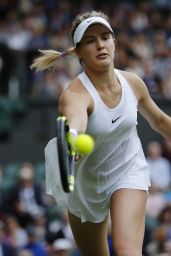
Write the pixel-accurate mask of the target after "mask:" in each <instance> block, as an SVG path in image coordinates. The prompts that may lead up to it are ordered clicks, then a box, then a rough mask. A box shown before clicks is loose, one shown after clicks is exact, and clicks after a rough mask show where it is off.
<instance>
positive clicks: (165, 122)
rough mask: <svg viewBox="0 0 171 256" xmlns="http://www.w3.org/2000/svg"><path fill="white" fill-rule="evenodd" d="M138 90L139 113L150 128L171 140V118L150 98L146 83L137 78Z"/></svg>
mask: <svg viewBox="0 0 171 256" xmlns="http://www.w3.org/2000/svg"><path fill="white" fill-rule="evenodd" d="M136 90H138V95H139V99H138V111H139V112H140V114H141V115H142V116H143V117H144V118H145V119H146V120H147V121H148V122H149V124H150V126H151V127H152V128H153V129H154V130H155V131H157V132H158V133H160V134H161V135H162V136H164V137H166V138H168V139H171V117H170V116H169V115H167V114H166V113H165V112H164V111H163V110H161V109H160V108H159V107H158V106H157V104H156V103H155V102H154V100H153V99H152V98H151V97H150V94H149V92H148V89H147V87H146V85H145V83H144V82H143V81H142V80H141V79H140V78H138V77H136Z"/></svg>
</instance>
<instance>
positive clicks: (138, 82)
mask: <svg viewBox="0 0 171 256" xmlns="http://www.w3.org/2000/svg"><path fill="white" fill-rule="evenodd" d="M119 71H120V72H121V74H122V75H123V77H124V78H125V79H126V81H127V82H128V84H129V85H130V87H131V88H132V90H133V91H134V93H135V95H136V97H137V99H138V100H139V99H140V98H141V97H142V95H144V94H146V93H147V87H146V84H145V83H144V81H143V79H142V78H141V77H140V76H138V75H137V74H135V73H133V72H129V71H125V70H119Z"/></svg>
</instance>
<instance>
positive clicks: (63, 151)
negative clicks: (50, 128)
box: [56, 116, 75, 193]
mask: <svg viewBox="0 0 171 256" xmlns="http://www.w3.org/2000/svg"><path fill="white" fill-rule="evenodd" d="M56 132H57V140H56V141H57V154H58V159H59V169H60V176H61V183H62V187H63V190H64V191H65V192H67V193H69V192H72V191H73V190H74V183H75V181H74V157H75V152H74V150H73V149H72V137H71V134H70V131H69V125H68V122H67V119H66V117H64V116H59V117H57V119H56Z"/></svg>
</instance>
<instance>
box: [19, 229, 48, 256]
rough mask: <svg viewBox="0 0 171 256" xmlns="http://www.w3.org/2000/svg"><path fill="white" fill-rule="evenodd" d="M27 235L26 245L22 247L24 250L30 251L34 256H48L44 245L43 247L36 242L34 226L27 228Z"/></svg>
mask: <svg viewBox="0 0 171 256" xmlns="http://www.w3.org/2000/svg"><path fill="white" fill-rule="evenodd" d="M27 233H28V243H27V244H26V245H25V246H24V249H27V250H29V251H31V252H32V254H33V255H34V256H40V255H41V256H48V252H47V250H46V247H45V246H46V245H43V244H42V243H41V242H40V241H39V240H38V237H37V235H36V232H35V228H34V226H29V227H28V228H27Z"/></svg>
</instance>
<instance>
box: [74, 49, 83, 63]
mask: <svg viewBox="0 0 171 256" xmlns="http://www.w3.org/2000/svg"><path fill="white" fill-rule="evenodd" d="M75 54H76V55H77V58H78V59H79V62H80V64H81V63H82V56H81V54H80V51H79V48H78V47H75Z"/></svg>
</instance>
